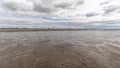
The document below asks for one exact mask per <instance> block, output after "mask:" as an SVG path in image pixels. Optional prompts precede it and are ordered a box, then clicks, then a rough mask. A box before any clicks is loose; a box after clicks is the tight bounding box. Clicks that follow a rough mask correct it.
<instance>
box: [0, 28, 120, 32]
mask: <svg viewBox="0 0 120 68" xmlns="http://www.w3.org/2000/svg"><path fill="white" fill-rule="evenodd" d="M79 30H120V29H49V28H48V29H46V28H0V32H22V31H79Z"/></svg>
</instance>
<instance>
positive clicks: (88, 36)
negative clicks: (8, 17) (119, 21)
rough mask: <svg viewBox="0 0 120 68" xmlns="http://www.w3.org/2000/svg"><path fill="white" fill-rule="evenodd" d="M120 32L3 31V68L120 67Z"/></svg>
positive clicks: (0, 47) (0, 42) (0, 46)
mask: <svg viewBox="0 0 120 68" xmlns="http://www.w3.org/2000/svg"><path fill="white" fill-rule="evenodd" d="M119 67H120V30H115V31H114V30H111V31H107V30H104V31H102V30H87V31H85V30H79V31H37V32H36V31H34V32H32V31H31V32H25V31H24V32H0V68H119Z"/></svg>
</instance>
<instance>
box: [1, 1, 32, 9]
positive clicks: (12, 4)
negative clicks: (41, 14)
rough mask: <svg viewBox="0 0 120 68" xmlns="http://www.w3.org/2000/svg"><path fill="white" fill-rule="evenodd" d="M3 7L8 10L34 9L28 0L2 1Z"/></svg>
mask: <svg viewBox="0 0 120 68" xmlns="http://www.w3.org/2000/svg"><path fill="white" fill-rule="evenodd" d="M1 5H2V8H4V9H7V10H11V11H17V10H19V11H28V10H32V5H33V4H32V3H31V2H29V1H26V0H24V1H23V0H22V1H20V2H19V1H14V0H13V1H12V0H10V1H4V2H2V3H1Z"/></svg>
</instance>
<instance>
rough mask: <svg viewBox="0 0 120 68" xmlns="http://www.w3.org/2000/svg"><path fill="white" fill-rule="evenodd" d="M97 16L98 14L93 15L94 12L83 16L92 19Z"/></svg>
mask: <svg viewBox="0 0 120 68" xmlns="http://www.w3.org/2000/svg"><path fill="white" fill-rule="evenodd" d="M97 15H99V14H98V13H94V12H91V13H87V14H86V15H85V16H86V17H93V16H97Z"/></svg>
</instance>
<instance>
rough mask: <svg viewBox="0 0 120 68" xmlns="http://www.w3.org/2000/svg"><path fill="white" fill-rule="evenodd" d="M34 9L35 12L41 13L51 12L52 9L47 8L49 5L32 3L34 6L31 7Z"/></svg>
mask: <svg viewBox="0 0 120 68" xmlns="http://www.w3.org/2000/svg"><path fill="white" fill-rule="evenodd" d="M33 10H34V11H37V12H41V13H50V12H52V9H51V8H49V7H45V6H42V5H40V4H39V5H35V4H34V8H33Z"/></svg>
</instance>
